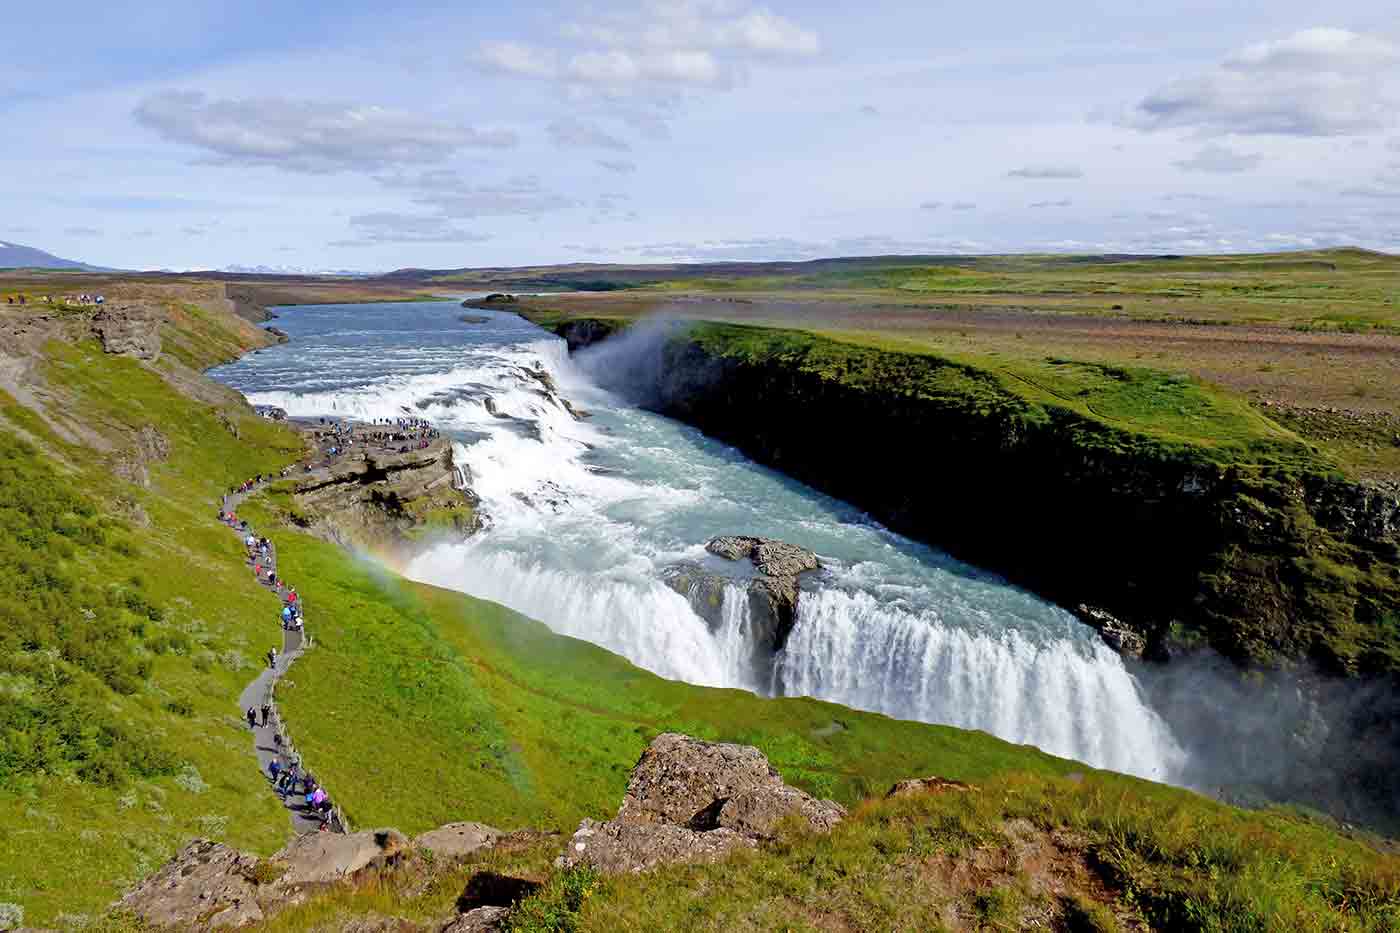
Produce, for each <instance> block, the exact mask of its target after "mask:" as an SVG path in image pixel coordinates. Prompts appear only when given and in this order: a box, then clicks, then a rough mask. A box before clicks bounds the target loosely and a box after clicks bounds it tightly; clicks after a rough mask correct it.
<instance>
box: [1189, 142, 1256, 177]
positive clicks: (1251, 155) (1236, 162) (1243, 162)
mask: <svg viewBox="0 0 1400 933" xmlns="http://www.w3.org/2000/svg"><path fill="white" fill-rule="evenodd" d="M1263 161H1264V157H1263V156H1262V155H1260V154H1259V153H1257V152H1237V151H1235V150H1234V149H1231V148H1230V147H1229V146H1222V145H1220V144H1218V143H1211V144H1210V145H1208V146H1205V147H1203V148H1202V149H1201V150H1200V151H1199V152H1197V153H1196V154H1195V155H1193V156H1192V157H1191V158H1189V159H1179V160H1177V161H1175V162H1173V163H1172V165H1175V166H1176V167H1177V168H1179V169H1181V170H1182V171H1184V172H1213V173H1216V174H1222V175H1229V174H1238V173H1239V172H1247V171H1249V170H1250V169H1252V168H1256V167H1257V166H1258V165H1259V163H1261V162H1263Z"/></svg>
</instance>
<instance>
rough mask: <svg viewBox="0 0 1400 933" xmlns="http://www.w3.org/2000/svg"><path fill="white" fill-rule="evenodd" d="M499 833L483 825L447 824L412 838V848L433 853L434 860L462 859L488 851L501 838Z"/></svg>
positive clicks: (493, 828) (497, 830)
mask: <svg viewBox="0 0 1400 933" xmlns="http://www.w3.org/2000/svg"><path fill="white" fill-rule="evenodd" d="M501 835H502V834H501V831H500V830H499V829H496V828H495V827H492V826H487V825H486V824H485V823H448V824H447V825H446V826H439V827H438V828H437V829H434V830H430V831H428V832H426V833H423V834H422V835H421V836H415V837H414V838H413V848H415V849H417V850H419V851H423V850H427V851H430V852H432V853H433V856H434V857H435V858H443V859H463V858H466V857H467V856H469V855H475V854H476V853H477V852H480V851H481V850H483V849H489V848H491V847H492V846H493V845H495V844H496V841H497V840H499V839H500V838H501Z"/></svg>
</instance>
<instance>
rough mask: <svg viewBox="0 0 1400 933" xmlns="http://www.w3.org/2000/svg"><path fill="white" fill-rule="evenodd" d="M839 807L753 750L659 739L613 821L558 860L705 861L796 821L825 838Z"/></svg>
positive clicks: (587, 832)
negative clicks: (793, 783)
mask: <svg viewBox="0 0 1400 933" xmlns="http://www.w3.org/2000/svg"><path fill="white" fill-rule="evenodd" d="M845 814H846V811H845V810H844V809H843V808H842V807H841V805H840V804H837V803H834V802H832V801H830V800H817V799H816V798H814V797H812V796H811V795H810V794H807V793H806V792H804V791H801V790H798V789H797V788H795V787H789V786H788V785H787V784H785V783H784V782H783V779H782V776H781V775H780V774H778V772H777V771H775V770H774V769H773V767H772V766H771V765H770V764H769V763H768V759H767V758H766V757H765V756H764V755H763V753H762V752H760V751H759V750H758V749H756V748H752V747H750V746H747V745H732V744H726V743H717V742H703V741H701V740H699V739H694V738H691V737H690V736H686V735H679V734H676V733H666V734H663V735H659V736H657V737H656V738H655V739H654V740H653V741H652V743H651V745H649V746H648V747H647V749H646V751H644V752H643V753H642V757H641V759H640V760H639V761H638V762H637V765H636V767H634V768H633V769H632V776H631V779H630V780H629V781H628V784H627V792H626V794H625V795H624V796H623V799H622V806H621V807H620V808H619V809H618V811H617V816H616V817H615V818H613V819H612V820H609V821H608V822H606V823H597V822H594V821H593V820H584V821H583V823H582V824H580V826H579V828H578V831H577V832H576V833H574V836H573V838H572V839H571V840H570V841H569V845H568V848H567V849H566V850H565V852H564V854H563V856H561V858H560V859H559V864H560V865H561V866H564V867H567V866H571V865H578V864H586V865H590V866H592V867H593V868H595V869H597V870H598V871H601V872H604V873H608V874H622V873H629V872H639V871H646V870H647V869H650V868H654V867H656V866H657V865H662V864H669V863H673V862H707V861H714V860H715V859H718V858H721V857H723V856H724V855H726V854H727V853H729V852H731V851H733V850H734V849H736V848H739V847H753V846H756V845H758V844H759V843H760V842H761V841H762V840H764V839H766V838H769V837H771V836H772V835H773V834H774V833H775V832H776V830H777V827H778V826H779V824H781V823H782V822H784V821H785V820H789V819H795V820H797V821H798V822H801V823H805V824H806V825H807V826H809V827H810V828H811V829H812V830H814V831H817V832H826V831H828V830H830V829H831V827H833V826H835V825H836V824H837V823H838V822H840V821H841V819H842V818H843V817H844V816H845Z"/></svg>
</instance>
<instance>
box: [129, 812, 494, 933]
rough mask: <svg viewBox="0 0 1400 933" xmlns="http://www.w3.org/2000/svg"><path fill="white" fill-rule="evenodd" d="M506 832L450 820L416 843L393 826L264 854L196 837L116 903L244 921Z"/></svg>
mask: <svg viewBox="0 0 1400 933" xmlns="http://www.w3.org/2000/svg"><path fill="white" fill-rule="evenodd" d="M502 836H503V834H502V833H501V832H500V830H497V829H493V828H492V827H490V826H484V825H482V824H480V823H452V824H449V825H447V826H443V827H441V828H439V829H435V830H433V831H432V832H428V833H424V834H423V835H421V836H418V837H417V838H415V839H413V840H412V841H410V840H409V839H408V838H407V837H406V836H404V835H403V834H402V833H400V832H399V831H398V830H396V829H379V830H374V831H371V832H359V833H349V834H346V835H341V834H338V833H308V834H307V835H303V836H298V837H297V838H296V839H294V840H292V841H291V842H290V843H288V844H287V846H286V847H285V848H283V849H282V850H281V851H280V852H278V853H277V854H275V855H272V856H269V857H267V858H259V857H257V856H256V855H250V854H248V853H246V852H239V851H238V850H236V849H233V848H230V847H229V846H226V845H224V844H223V843H221V842H212V841H210V840H208V839H196V840H194V841H193V842H191V843H190V844H189V845H187V846H185V847H184V848H183V849H181V850H180V851H179V853H178V854H176V856H175V857H174V858H173V859H171V861H170V862H168V863H167V864H166V865H165V866H164V867H163V868H161V869H160V870H159V871H157V872H156V873H155V874H154V875H151V876H150V877H148V878H146V879H145V880H144V881H142V882H141V883H140V884H138V885H137V886H136V887H135V888H133V889H132V890H131V891H130V892H129V893H128V894H127V895H126V896H125V897H123V898H122V899H121V901H120V902H119V903H118V906H119V907H120V908H122V909H123V910H126V911H129V912H130V913H132V914H134V915H135V916H136V917H138V918H139V919H140V920H141V921H142V922H144V923H145V924H147V925H149V926H153V927H180V928H194V929H198V930H213V929H218V928H221V927H241V926H247V925H249V924H254V923H261V922H262V921H263V920H264V919H266V918H267V917H268V916H270V915H271V914H272V913H275V912H276V911H278V910H281V909H284V908H287V907H292V906H295V905H297V904H300V903H302V902H304V901H305V900H307V899H308V898H309V897H311V896H312V895H314V894H316V893H318V892H319V891H322V890H325V889H326V888H328V887H330V886H333V885H338V884H351V885H354V884H359V883H362V882H364V881H365V880H366V879H368V878H370V877H372V876H374V875H376V874H378V873H380V872H383V871H386V870H388V869H392V868H395V867H398V866H400V865H403V864H406V863H408V862H409V861H411V860H413V859H415V858H420V857H422V856H423V855H424V853H427V852H431V853H432V856H431V857H432V858H433V860H434V861H435V862H440V861H443V860H447V861H453V860H461V859H464V858H467V857H469V856H472V855H475V854H476V853H477V852H481V851H484V850H486V849H489V848H490V847H492V846H494V845H495V844H496V843H497V842H498V841H499V840H500V839H501V838H502Z"/></svg>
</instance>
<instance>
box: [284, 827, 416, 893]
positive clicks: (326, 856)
mask: <svg viewBox="0 0 1400 933" xmlns="http://www.w3.org/2000/svg"><path fill="white" fill-rule="evenodd" d="M410 851H411V850H410V848H409V843H408V838H407V837H406V836H404V834H403V833H401V832H399V831H398V830H397V829H378V830H372V831H366V832H358V833H346V834H341V833H307V834H306V835H304V836H298V837H297V838H295V839H293V840H292V841H291V842H289V843H287V846H286V848H284V849H283V850H282V851H281V852H278V853H277V854H276V855H274V856H273V857H272V862H273V863H274V864H277V865H279V866H281V867H283V868H284V869H285V871H284V872H283V874H282V877H280V878H279V879H277V882H276V887H279V888H294V887H300V886H303V885H315V884H332V883H334V882H337V881H344V880H346V879H349V878H353V877H354V876H355V875H357V874H359V873H360V872H362V871H365V870H366V869H374V868H384V867H387V866H389V865H392V864H395V863H396V862H397V861H399V860H400V859H402V858H404V857H406V856H407V855H408V853H409V852H410Z"/></svg>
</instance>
